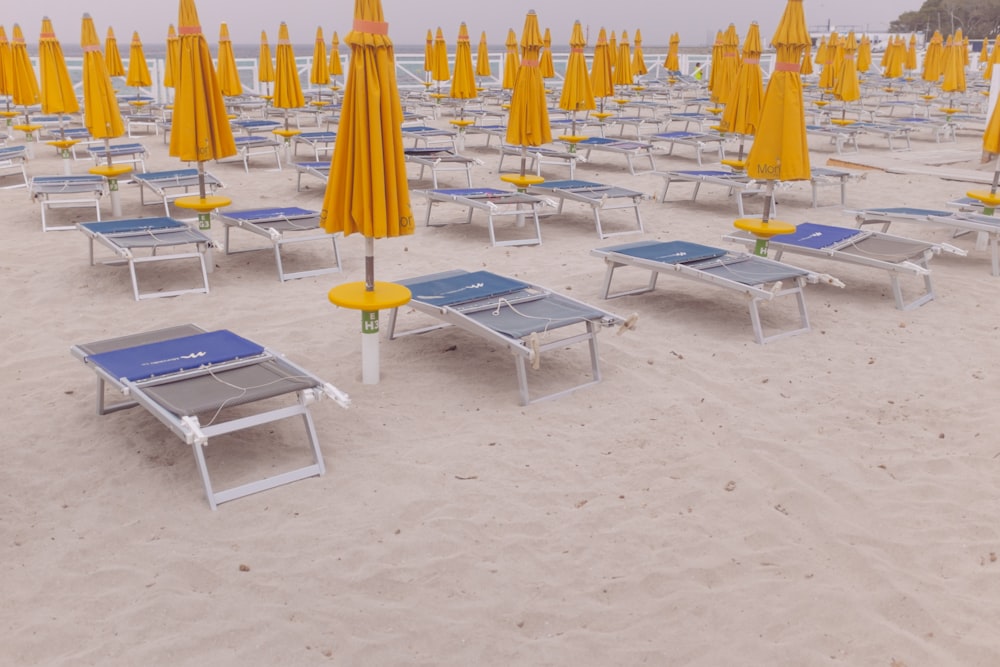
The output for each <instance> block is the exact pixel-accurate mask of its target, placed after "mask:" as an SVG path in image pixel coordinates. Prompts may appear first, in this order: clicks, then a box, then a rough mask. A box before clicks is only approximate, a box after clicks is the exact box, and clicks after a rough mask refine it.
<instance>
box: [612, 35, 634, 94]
mask: <svg viewBox="0 0 1000 667" xmlns="http://www.w3.org/2000/svg"><path fill="white" fill-rule="evenodd" d="M611 80H612V81H613V82H614V84H615V85H616V86H631V85H632V49H631V48H630V47H629V43H628V32H626V31H625V30H622V40H621V42H620V43H619V44H618V54H617V56H616V57H615V59H614V69H613V70H612V71H611Z"/></svg>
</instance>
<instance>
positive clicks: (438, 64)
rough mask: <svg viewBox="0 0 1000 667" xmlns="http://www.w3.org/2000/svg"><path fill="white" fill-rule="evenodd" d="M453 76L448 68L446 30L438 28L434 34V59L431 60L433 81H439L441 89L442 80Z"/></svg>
mask: <svg viewBox="0 0 1000 667" xmlns="http://www.w3.org/2000/svg"><path fill="white" fill-rule="evenodd" d="M450 78H451V72H450V71H449V70H448V45H447V44H446V43H445V41H444V31H442V30H441V28H438V29H437V33H436V34H435V35H434V59H433V60H432V61H431V81H437V82H438V89H439V91H440V88H441V82H442V81H447V80H448V79H450Z"/></svg>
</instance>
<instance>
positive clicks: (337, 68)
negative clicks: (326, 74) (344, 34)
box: [330, 30, 344, 88]
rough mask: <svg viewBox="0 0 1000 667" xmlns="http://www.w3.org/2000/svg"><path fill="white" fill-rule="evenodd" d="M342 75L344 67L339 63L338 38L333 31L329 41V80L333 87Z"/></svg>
mask: <svg viewBox="0 0 1000 667" xmlns="http://www.w3.org/2000/svg"><path fill="white" fill-rule="evenodd" d="M343 75H344V66H343V64H342V63H341V62H340V37H339V36H338V35H337V31H336V30H334V31H333V38H332V39H331V40H330V78H331V79H332V83H333V86H334V87H335V88H336V87H338V86H337V77H338V76H343Z"/></svg>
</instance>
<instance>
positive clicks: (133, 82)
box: [125, 32, 153, 88]
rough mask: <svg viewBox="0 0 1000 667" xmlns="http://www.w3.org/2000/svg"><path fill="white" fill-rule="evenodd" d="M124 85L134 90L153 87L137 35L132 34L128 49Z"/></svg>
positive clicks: (136, 33) (140, 41) (135, 33)
mask: <svg viewBox="0 0 1000 667" xmlns="http://www.w3.org/2000/svg"><path fill="white" fill-rule="evenodd" d="M125 85H126V86H133V87H135V88H144V87H148V86H151V85H153V79H152V77H151V76H150V75H149V65H147V64H146V55H145V54H144V53H143V51H142V40H141V39H139V33H138V32H133V33H132V43H131V44H130V45H129V49H128V73H127V74H126V75H125Z"/></svg>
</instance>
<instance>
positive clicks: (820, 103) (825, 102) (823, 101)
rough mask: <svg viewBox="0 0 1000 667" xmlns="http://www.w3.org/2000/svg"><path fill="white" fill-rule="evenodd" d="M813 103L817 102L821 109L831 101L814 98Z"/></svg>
mask: <svg viewBox="0 0 1000 667" xmlns="http://www.w3.org/2000/svg"><path fill="white" fill-rule="evenodd" d="M813 104H815V105H816V106H818V107H819V108H821V109H822V108H823V107H825V106H826V105H827V104H829V102H827V101H826V100H814V101H813Z"/></svg>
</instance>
